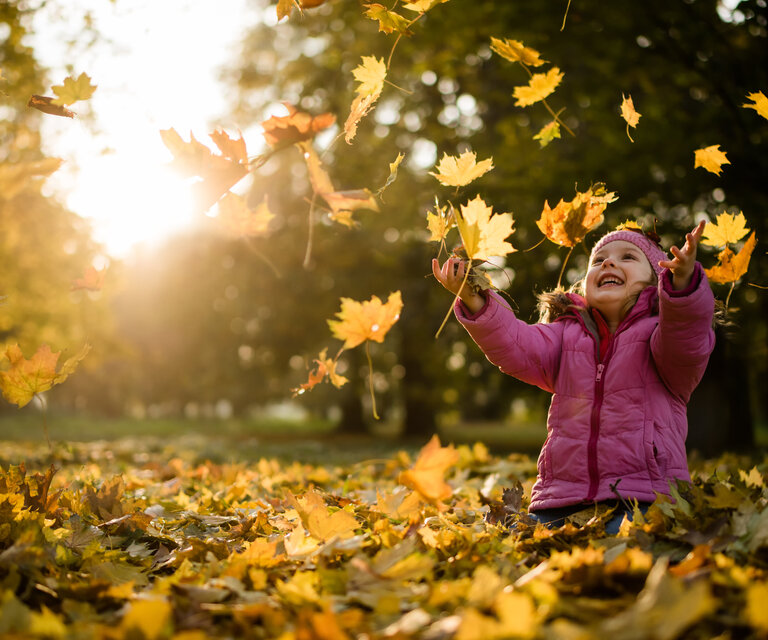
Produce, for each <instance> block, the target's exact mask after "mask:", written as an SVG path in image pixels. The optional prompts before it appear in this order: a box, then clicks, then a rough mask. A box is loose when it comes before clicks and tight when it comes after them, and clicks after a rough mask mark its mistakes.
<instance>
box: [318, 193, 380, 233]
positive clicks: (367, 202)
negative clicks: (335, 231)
mask: <svg viewBox="0 0 768 640" xmlns="http://www.w3.org/2000/svg"><path fill="white" fill-rule="evenodd" d="M322 196H323V199H324V200H325V201H326V202H327V203H328V206H329V207H330V209H331V211H330V214H329V215H330V218H331V220H333V221H335V222H339V223H341V224H343V225H345V226H347V227H354V226H356V224H357V223H356V222H355V221H354V220H353V219H352V214H353V213H354V212H355V211H357V210H359V209H365V210H368V211H379V203H378V202H377V201H376V196H375V195H374V194H373V193H372V192H371V191H369V190H368V189H350V190H347V191H331V192H330V193H323V194H322Z"/></svg>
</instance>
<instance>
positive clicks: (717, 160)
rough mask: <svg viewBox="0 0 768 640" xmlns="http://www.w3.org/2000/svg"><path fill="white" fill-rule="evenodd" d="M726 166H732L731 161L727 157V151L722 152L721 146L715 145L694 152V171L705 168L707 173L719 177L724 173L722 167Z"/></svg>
mask: <svg viewBox="0 0 768 640" xmlns="http://www.w3.org/2000/svg"><path fill="white" fill-rule="evenodd" d="M724 164H731V161H730V160H728V158H726V157H725V151H720V145H719V144H713V145H711V146H709V147H704V148H702V149H697V150H696V151H694V163H693V168H694V169H697V168H698V167H703V168H704V169H706V170H707V171H710V172H711V173H714V174H715V175H718V176H719V175H720V172H721V171H722V169H721V167H722V165H724Z"/></svg>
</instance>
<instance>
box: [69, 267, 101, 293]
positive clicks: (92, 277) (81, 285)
mask: <svg viewBox="0 0 768 640" xmlns="http://www.w3.org/2000/svg"><path fill="white" fill-rule="evenodd" d="M106 273H107V269H106V267H104V268H103V269H100V270H97V269H96V268H95V267H92V266H90V267H87V268H86V269H85V272H84V273H83V277H82V278H76V279H75V281H74V282H73V283H72V287H71V289H72V291H77V290H79V289H87V290H89V291H100V290H101V288H102V287H103V286H104V275H105V274H106Z"/></svg>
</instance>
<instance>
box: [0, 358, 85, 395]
mask: <svg viewBox="0 0 768 640" xmlns="http://www.w3.org/2000/svg"><path fill="white" fill-rule="evenodd" d="M90 350H91V346H90V345H85V346H84V347H83V348H82V349H81V350H80V352H79V353H78V354H76V355H74V356H72V357H71V358H68V359H67V360H66V362H64V364H63V365H62V367H61V369H60V370H59V371H57V370H56V365H57V363H58V361H59V356H60V355H61V352H60V351H57V352H56V353H54V352H52V351H51V348H50V347H49V346H48V345H47V344H44V345H41V346H40V347H39V348H38V349H37V351H36V352H35V354H34V355H33V356H32V357H31V358H30V359H29V360H27V359H25V358H24V356H23V354H22V353H21V349H20V348H19V345H18V344H12V345H10V346H8V347H7V348H6V350H5V353H4V354H2V359H7V360H8V362H9V363H10V365H11V366H10V368H9V369H7V370H6V371H0V389H1V390H2V392H3V396H4V397H5V399H6V400H7V401H8V402H12V403H13V404H15V405H18V406H19V408H21V407H23V406H25V405H27V404H29V402H30V400H32V398H34V396H35V394H37V393H42V392H43V391H48V389H50V388H51V387H53V385H55V384H59V383H61V382H64V380H66V379H67V378H68V377H69V376H70V375H71V374H72V373H74V371H75V369H76V368H77V365H78V364H79V363H80V361H81V360H82V359H83V358H84V357H85V356H86V354H87V353H88V352H89V351H90Z"/></svg>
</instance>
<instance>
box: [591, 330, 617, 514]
mask: <svg viewBox="0 0 768 640" xmlns="http://www.w3.org/2000/svg"><path fill="white" fill-rule="evenodd" d="M611 346H613V345H611ZM598 349H599V347H598ZM609 353H610V347H609ZM608 355H609V354H606V358H605V359H606V362H607V361H608ZM604 370H605V364H604V363H602V362H598V364H597V375H596V376H595V399H594V400H593V402H592V414H591V416H590V424H589V441H588V443H587V469H588V470H589V491H587V502H591V501H592V500H594V499H595V495H597V488H598V485H599V482H600V474H599V470H598V468H597V441H598V439H599V437H600V409H601V408H602V406H603V385H604V382H603V371H604Z"/></svg>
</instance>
